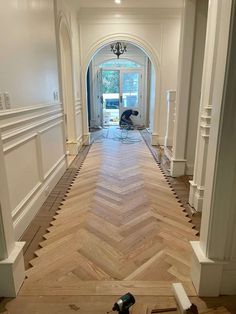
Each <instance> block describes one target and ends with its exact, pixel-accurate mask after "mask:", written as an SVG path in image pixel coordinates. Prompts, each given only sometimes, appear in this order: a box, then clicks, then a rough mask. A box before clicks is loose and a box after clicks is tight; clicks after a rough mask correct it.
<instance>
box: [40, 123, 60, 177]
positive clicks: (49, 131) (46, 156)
mask: <svg viewBox="0 0 236 314" xmlns="http://www.w3.org/2000/svg"><path fill="white" fill-rule="evenodd" d="M39 134H40V144H41V154H42V168H43V178H44V179H47V178H48V176H49V175H50V174H51V173H52V171H53V170H54V168H55V167H56V166H57V165H58V163H59V162H60V161H61V158H62V157H63V155H64V145H63V142H62V140H61V139H62V138H63V122H62V121H59V122H57V123H55V124H53V125H50V126H48V127H47V128H45V129H43V130H42V131H40V132H39Z"/></svg>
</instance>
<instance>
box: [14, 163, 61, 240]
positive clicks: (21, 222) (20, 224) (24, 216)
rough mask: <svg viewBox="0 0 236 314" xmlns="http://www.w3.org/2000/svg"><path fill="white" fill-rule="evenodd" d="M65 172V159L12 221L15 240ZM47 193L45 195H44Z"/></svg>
mask: <svg viewBox="0 0 236 314" xmlns="http://www.w3.org/2000/svg"><path fill="white" fill-rule="evenodd" d="M65 171H66V157H64V158H63V159H62V160H61V162H60V163H59V164H58V165H57V167H56V168H55V169H54V171H53V172H52V173H51V175H50V176H49V177H48V178H47V179H46V180H45V181H44V182H43V184H42V185H41V186H40V188H39V189H38V191H37V192H36V193H35V194H34V195H33V197H32V198H31V199H29V200H28V201H27V205H26V206H25V208H23V210H22V212H21V214H20V215H19V217H17V219H16V220H15V221H14V229H15V238H16V240H18V239H19V238H20V237H21V236H22V234H23V233H24V231H25V230H26V228H27V227H28V225H29V224H30V223H31V221H32V220H33V218H34V217H35V215H36V214H37V213H38V211H39V209H40V208H41V206H42V205H43V203H44V202H45V200H46V199H47V197H48V194H49V193H50V192H51V191H52V189H53V188H54V187H55V185H56V184H57V182H58V181H59V180H60V178H61V177H62V175H63V174H64V173H65ZM45 191H47V193H45Z"/></svg>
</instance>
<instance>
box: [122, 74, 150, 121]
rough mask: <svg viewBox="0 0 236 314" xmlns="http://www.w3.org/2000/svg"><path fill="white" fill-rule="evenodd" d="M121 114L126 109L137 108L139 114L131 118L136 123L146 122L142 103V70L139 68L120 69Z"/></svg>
mask: <svg viewBox="0 0 236 314" xmlns="http://www.w3.org/2000/svg"><path fill="white" fill-rule="evenodd" d="M120 82H121V84H120V116H121V115H122V113H123V112H124V111H125V110H129V109H132V110H137V111H138V112H139V115H138V116H137V117H136V116H132V117H131V119H132V120H133V121H134V124H136V125H142V124H144V121H143V114H142V111H143V104H142V71H141V70H137V69H132V70H121V71H120Z"/></svg>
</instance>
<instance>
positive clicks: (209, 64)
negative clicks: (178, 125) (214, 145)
mask: <svg viewBox="0 0 236 314" xmlns="http://www.w3.org/2000/svg"><path fill="white" fill-rule="evenodd" d="M209 4H211V2H209ZM216 18H217V7H214V6H211V10H209V11H208V20H207V33H206V46H205V54H204V64H203V77H202V88H201V100H200V111H199V123H198V135H197V147H196V154H195V163H194V175H193V180H192V181H190V193H189V204H190V205H191V206H192V207H194V208H195V209H196V210H197V211H202V205H203V198H204V189H205V174H206V160H207V153H208V141H209V134H210V127H211V113H212V86H213V84H214V69H215V61H214V57H216V54H215V42H216V36H217V25H216Z"/></svg>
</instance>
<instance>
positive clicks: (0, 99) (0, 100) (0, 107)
mask: <svg viewBox="0 0 236 314" xmlns="http://www.w3.org/2000/svg"><path fill="white" fill-rule="evenodd" d="M4 109H5V99H4V95H3V93H0V110H4Z"/></svg>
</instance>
